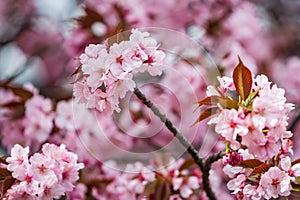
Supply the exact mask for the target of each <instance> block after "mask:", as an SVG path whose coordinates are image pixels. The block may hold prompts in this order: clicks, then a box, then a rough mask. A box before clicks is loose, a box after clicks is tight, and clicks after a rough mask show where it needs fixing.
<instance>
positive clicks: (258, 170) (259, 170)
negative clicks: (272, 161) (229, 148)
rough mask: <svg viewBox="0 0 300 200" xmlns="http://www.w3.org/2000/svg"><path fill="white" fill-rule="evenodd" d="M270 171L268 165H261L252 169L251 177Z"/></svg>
mask: <svg viewBox="0 0 300 200" xmlns="http://www.w3.org/2000/svg"><path fill="white" fill-rule="evenodd" d="M269 169H270V165H268V164H266V163H263V164H261V165H259V166H257V167H254V169H253V171H252V173H251V175H256V174H263V173H265V172H267V171H268V170H269Z"/></svg>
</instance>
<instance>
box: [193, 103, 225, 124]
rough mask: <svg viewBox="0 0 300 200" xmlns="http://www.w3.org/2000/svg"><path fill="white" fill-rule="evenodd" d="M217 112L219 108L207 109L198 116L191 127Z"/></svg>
mask: <svg viewBox="0 0 300 200" xmlns="http://www.w3.org/2000/svg"><path fill="white" fill-rule="evenodd" d="M218 110H219V108H217V107H213V108H208V109H206V110H204V111H203V112H202V113H201V114H200V116H199V117H198V119H197V120H196V121H195V122H194V123H193V124H192V125H191V126H194V125H195V124H197V123H198V122H201V121H202V120H204V119H206V118H208V117H210V116H212V115H214V114H216V113H217V111H218Z"/></svg>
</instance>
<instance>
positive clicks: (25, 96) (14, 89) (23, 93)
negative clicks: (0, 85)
mask: <svg viewBox="0 0 300 200" xmlns="http://www.w3.org/2000/svg"><path fill="white" fill-rule="evenodd" d="M5 87H6V88H7V89H9V90H11V91H12V92H13V93H14V94H15V95H17V96H19V97H21V99H22V100H24V101H26V100H27V99H29V98H31V97H32V96H33V93H32V92H30V91H28V90H25V89H23V88H17V87H12V86H8V85H7V86H5Z"/></svg>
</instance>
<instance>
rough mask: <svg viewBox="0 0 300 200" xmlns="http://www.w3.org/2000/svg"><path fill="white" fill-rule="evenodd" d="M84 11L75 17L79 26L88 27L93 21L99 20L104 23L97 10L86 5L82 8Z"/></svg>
mask: <svg viewBox="0 0 300 200" xmlns="http://www.w3.org/2000/svg"><path fill="white" fill-rule="evenodd" d="M84 11H85V15H84V16H82V17H79V18H78V19H77V22H78V24H79V25H80V26H81V27H83V28H90V27H91V26H92V25H93V24H94V23H95V22H101V23H103V24H106V22H105V20H104V18H103V16H102V15H100V14H99V13H98V12H96V11H94V10H92V9H90V8H87V7H86V8H84Z"/></svg>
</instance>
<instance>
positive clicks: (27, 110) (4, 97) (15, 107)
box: [0, 84, 54, 150]
mask: <svg viewBox="0 0 300 200" xmlns="http://www.w3.org/2000/svg"><path fill="white" fill-rule="evenodd" d="M18 92H19V93H18ZM0 96H1V102H0V105H1V109H0V110H1V111H0V130H1V133H3V134H2V137H3V139H2V144H3V145H4V146H5V147H8V149H10V148H12V146H13V144H16V143H20V144H23V145H24V146H36V147H39V145H40V144H42V143H43V142H45V141H46V140H47V139H48V138H49V136H50V133H51V131H52V129H53V120H54V113H53V103H52V101H51V100H50V99H49V98H46V97H43V96H42V95H40V94H39V91H38V90H37V89H36V88H34V87H33V85H31V84H25V85H24V87H23V88H9V89H3V88H2V89H1V90H0ZM25 96H26V98H24V97H25ZM9 132H10V133H11V134H4V133H9ZM34 150H37V149H34Z"/></svg>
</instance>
